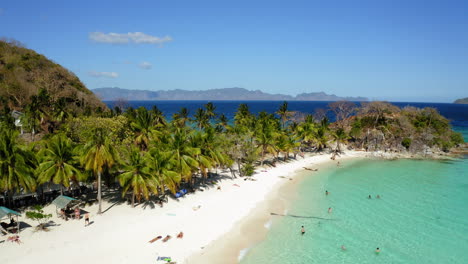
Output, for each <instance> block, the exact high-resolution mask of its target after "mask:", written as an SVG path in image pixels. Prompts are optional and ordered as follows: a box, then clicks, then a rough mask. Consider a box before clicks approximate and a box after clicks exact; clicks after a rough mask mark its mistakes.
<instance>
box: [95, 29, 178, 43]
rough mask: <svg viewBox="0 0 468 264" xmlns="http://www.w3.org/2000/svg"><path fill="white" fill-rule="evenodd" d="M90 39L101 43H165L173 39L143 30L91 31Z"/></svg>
mask: <svg viewBox="0 0 468 264" xmlns="http://www.w3.org/2000/svg"><path fill="white" fill-rule="evenodd" d="M89 39H90V40H92V41H94V42H99V43H110V44H127V43H136V44H159V45H160V44H163V43H165V42H170V41H172V38H171V37H170V36H165V37H162V38H160V37H156V36H151V35H147V34H145V33H143V32H128V33H124V34H120V33H112V32H111V33H107V34H106V33H103V32H91V33H89Z"/></svg>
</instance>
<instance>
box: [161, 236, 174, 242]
mask: <svg viewBox="0 0 468 264" xmlns="http://www.w3.org/2000/svg"><path fill="white" fill-rule="evenodd" d="M171 238H172V237H171V236H170V235H167V236H166V237H165V238H164V239H163V240H162V242H167V241H168V240H169V239H171Z"/></svg>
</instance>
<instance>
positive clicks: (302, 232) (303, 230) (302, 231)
mask: <svg viewBox="0 0 468 264" xmlns="http://www.w3.org/2000/svg"><path fill="white" fill-rule="evenodd" d="M301 234H302V235H304V234H305V228H304V226H302V228H301Z"/></svg>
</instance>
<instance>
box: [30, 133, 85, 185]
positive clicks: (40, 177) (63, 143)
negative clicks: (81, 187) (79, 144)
mask: <svg viewBox="0 0 468 264" xmlns="http://www.w3.org/2000/svg"><path fill="white" fill-rule="evenodd" d="M73 148H74V146H73V144H72V142H71V140H70V139H68V138H66V137H65V136H63V135H55V136H54V137H52V138H51V139H50V140H48V141H47V142H46V147H45V148H43V149H41V150H40V151H39V157H40V160H41V163H40V164H39V167H38V168H37V170H36V171H37V181H38V183H39V184H44V183H46V182H50V181H52V182H53V183H55V184H61V185H63V186H64V187H66V188H69V187H70V182H72V181H73V182H75V183H78V180H80V179H81V176H82V174H81V173H80V170H79V169H78V168H77V167H76V158H75V153H74V151H73ZM60 192H61V193H63V190H62V188H61V189H60Z"/></svg>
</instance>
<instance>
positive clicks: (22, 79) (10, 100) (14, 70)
mask: <svg viewBox="0 0 468 264" xmlns="http://www.w3.org/2000/svg"><path fill="white" fill-rule="evenodd" d="M70 52H73V51H70ZM40 90H43V92H42V97H38V94H39V91H40ZM0 97H1V101H0V106H1V107H2V108H4V107H5V106H8V107H9V108H11V109H15V110H19V111H24V110H25V107H26V106H28V105H31V103H33V104H36V103H38V104H40V107H43V108H48V109H45V110H46V111H47V110H52V109H53V108H57V107H59V106H58V104H60V107H66V108H67V110H68V111H69V112H70V113H71V114H77V113H82V112H84V111H93V110H95V109H97V108H98V107H101V108H102V109H104V108H106V106H105V105H104V104H103V103H102V102H101V101H100V100H99V99H98V98H97V97H96V96H95V95H94V93H92V92H91V91H90V90H88V89H87V88H86V87H85V86H84V85H83V83H82V82H81V81H80V80H79V79H78V77H76V75H75V74H73V73H72V72H70V71H69V70H67V69H65V68H64V67H62V66H60V65H59V64H57V63H55V62H53V61H51V60H49V59H47V58H46V57H45V56H44V55H41V54H38V53H37V52H35V51H33V50H31V49H27V48H25V47H23V46H22V44H20V43H18V42H16V41H13V40H0Z"/></svg>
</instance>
